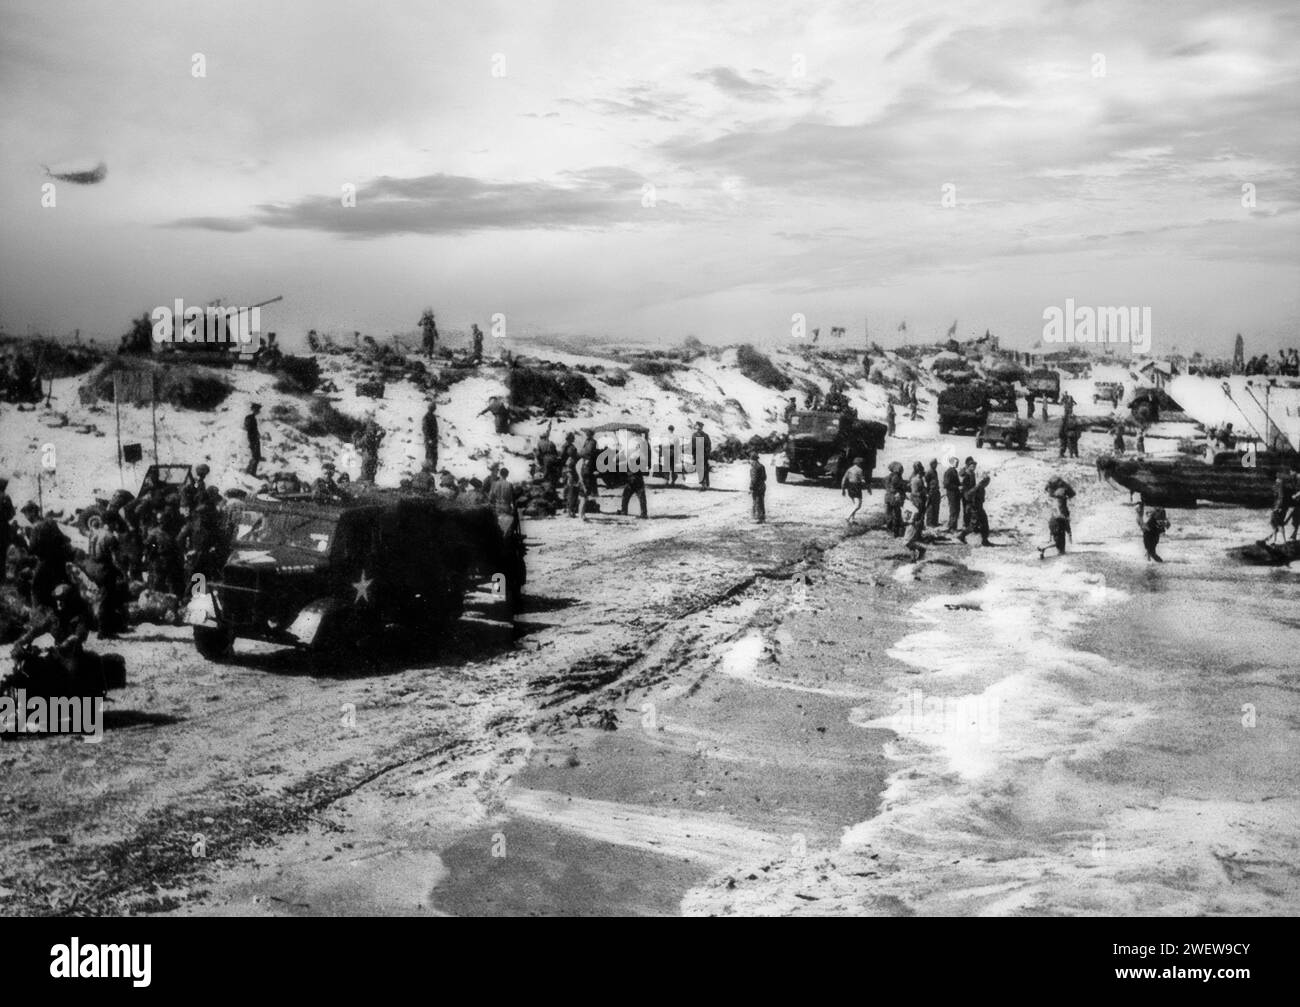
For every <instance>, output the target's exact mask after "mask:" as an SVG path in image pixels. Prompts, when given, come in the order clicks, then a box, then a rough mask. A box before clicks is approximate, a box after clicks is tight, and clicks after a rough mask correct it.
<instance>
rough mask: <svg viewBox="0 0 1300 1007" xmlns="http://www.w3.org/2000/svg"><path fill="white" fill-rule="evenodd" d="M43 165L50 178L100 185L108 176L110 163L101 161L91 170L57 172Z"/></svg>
mask: <svg viewBox="0 0 1300 1007" xmlns="http://www.w3.org/2000/svg"><path fill="white" fill-rule="evenodd" d="M41 167H42V168H45V174H47V175H49V176H50V178H53V179H56V180H57V181H60V182H71V183H72V184H73V185H98V184H99V183H100V182H102V181H104V179H105V178H107V177H108V165H106V164H105V163H104V162H103V161H100V162H99V164H97V165H95V167H93V168H91V169H90V170H89V171H65V172H55V171H50V169H49V168H48V167H46V166H45V165H41Z"/></svg>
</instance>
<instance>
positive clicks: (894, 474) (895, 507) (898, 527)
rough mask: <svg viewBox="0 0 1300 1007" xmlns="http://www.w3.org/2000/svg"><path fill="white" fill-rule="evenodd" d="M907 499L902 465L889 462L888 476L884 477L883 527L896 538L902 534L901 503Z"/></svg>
mask: <svg viewBox="0 0 1300 1007" xmlns="http://www.w3.org/2000/svg"><path fill="white" fill-rule="evenodd" d="M906 497H907V480H905V479H904V478H903V463H902V462H890V463H889V475H888V476H886V477H885V525H886V526H887V527H888V528H889V531H890V532H891V533H892V534H893V536H894V538H898V537H899V536H901V535H902V534H903V501H904V500H905V499H906Z"/></svg>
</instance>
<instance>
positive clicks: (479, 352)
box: [470, 322, 483, 365]
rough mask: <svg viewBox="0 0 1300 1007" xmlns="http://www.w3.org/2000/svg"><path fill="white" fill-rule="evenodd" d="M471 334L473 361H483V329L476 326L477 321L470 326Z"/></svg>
mask: <svg viewBox="0 0 1300 1007" xmlns="http://www.w3.org/2000/svg"><path fill="white" fill-rule="evenodd" d="M470 331H471V334H472V335H473V337H474V363H475V364H476V365H477V364H481V363H483V330H482V329H480V328H479V327H478V322H475V323H474V324H473V325H471V326H470Z"/></svg>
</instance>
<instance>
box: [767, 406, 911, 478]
mask: <svg viewBox="0 0 1300 1007" xmlns="http://www.w3.org/2000/svg"><path fill="white" fill-rule="evenodd" d="M888 429H889V428H888V427H887V426H886V425H885V424H884V423H878V422H876V421H875V420H860V419H858V417H857V413H855V412H853V411H852V410H847V411H844V412H829V411H826V410H820V409H810V410H803V411H800V412H795V413H792V414H791V416H790V421H789V433H788V434H787V435H786V440H785V450H784V451H783V452H780V453H778V454H777V456H776V465H775V468H776V481H777V482H779V483H783V482H785V480H786V477H787V476H788V475H789V474H790V473H791V472H795V473H798V474H799V475H801V476H803V477H804V479H807V480H821V479H829V480H831V481H832V482H834V483H835V484H836V485H839V482H840V480H841V479H842V478H843V476H844V473H845V472H846V471H847V470H848V468H849V466H850V465H852V464H853V459H854V458H862V459H863V460H864V462H865V464H864V466H863V468H864V469H865V470H866V473H867V478H868V479H870V478H871V472H872V470H873V469H874V468H875V467H876V452H877V451H878V450H880V449H881V448H883V447H884V446H885V432H886V431H887V430H888Z"/></svg>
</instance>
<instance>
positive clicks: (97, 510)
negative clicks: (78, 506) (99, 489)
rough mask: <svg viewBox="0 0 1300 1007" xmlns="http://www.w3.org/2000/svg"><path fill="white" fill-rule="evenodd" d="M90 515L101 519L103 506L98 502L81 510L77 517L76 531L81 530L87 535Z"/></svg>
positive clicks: (102, 517)
mask: <svg viewBox="0 0 1300 1007" xmlns="http://www.w3.org/2000/svg"><path fill="white" fill-rule="evenodd" d="M92 517H97V518H99V519H100V520H101V521H102V520H103V519H104V508H103V507H101V506H99V504H92V505H91V506H89V507H87V508H86V509H85V510H83V511H82V512H81V514H80V515H79V516H78V517H77V531H79V532H81V534H83V535H86V536H89V535H90V528H89V525H90V519H91V518H92Z"/></svg>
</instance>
